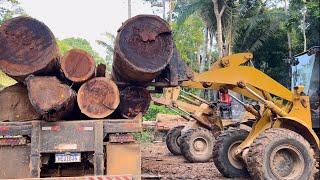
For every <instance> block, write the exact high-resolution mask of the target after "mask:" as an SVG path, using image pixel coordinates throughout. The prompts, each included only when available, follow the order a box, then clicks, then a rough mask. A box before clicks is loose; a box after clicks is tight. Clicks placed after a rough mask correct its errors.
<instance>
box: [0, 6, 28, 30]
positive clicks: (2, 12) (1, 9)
mask: <svg viewBox="0 0 320 180" xmlns="http://www.w3.org/2000/svg"><path fill="white" fill-rule="evenodd" d="M21 14H24V11H23V9H22V8H21V7H20V6H19V1H18V0H0V25H1V24H2V23H3V21H5V20H8V19H11V18H12V17H14V16H16V15H21Z"/></svg>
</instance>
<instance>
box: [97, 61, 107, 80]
mask: <svg viewBox="0 0 320 180" xmlns="http://www.w3.org/2000/svg"><path fill="white" fill-rule="evenodd" d="M106 73H107V67H106V65H105V64H98V66H97V67H96V77H106V76H107V75H106Z"/></svg>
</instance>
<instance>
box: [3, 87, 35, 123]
mask: <svg viewBox="0 0 320 180" xmlns="http://www.w3.org/2000/svg"><path fill="white" fill-rule="evenodd" d="M40 117H41V116H40V114H38V113H37V112H36V110H35V109H34V108H33V106H32V105H31V103H30V101H29V98H28V91H27V88H26V87H25V86H23V84H21V83H18V84H15V85H12V86H9V87H7V88H5V89H3V90H2V91H0V121H26V120H35V119H40Z"/></svg>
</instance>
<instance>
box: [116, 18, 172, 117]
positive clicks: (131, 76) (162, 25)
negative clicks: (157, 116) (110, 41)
mask: <svg viewBox="0 0 320 180" xmlns="http://www.w3.org/2000/svg"><path fill="white" fill-rule="evenodd" d="M114 50H115V51H114V56H113V57H114V59H113V65H112V78H113V79H114V80H115V81H118V82H123V83H127V84H130V87H125V88H123V89H122V90H121V93H120V94H121V95H120V105H119V107H118V110H117V111H118V112H119V114H121V115H122V116H123V117H134V116H136V115H137V114H138V113H145V112H146V110H147V109H148V107H149V105H150V101H151V98H150V93H149V92H148V90H147V89H146V88H145V87H146V86H147V85H148V83H150V82H151V81H152V80H154V79H155V78H156V77H157V76H158V75H159V74H160V73H161V72H162V71H163V70H164V69H165V67H166V66H167V65H168V64H169V62H170V60H171V59H172V56H173V39H172V34H171V29H170V26H169V24H168V23H166V22H165V21H164V20H163V19H161V18H160V17H158V16H154V15H138V16H135V17H133V18H131V19H129V20H127V21H126V22H125V23H124V24H123V25H122V27H121V28H120V29H119V30H118V35H117V38H116V41H115V47H114Z"/></svg>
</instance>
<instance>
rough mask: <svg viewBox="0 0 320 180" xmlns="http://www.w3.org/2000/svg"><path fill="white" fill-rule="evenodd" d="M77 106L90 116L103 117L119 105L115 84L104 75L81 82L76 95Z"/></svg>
mask: <svg viewBox="0 0 320 180" xmlns="http://www.w3.org/2000/svg"><path fill="white" fill-rule="evenodd" d="M77 100H78V106H79V108H80V110H81V112H82V113H83V114H85V115H86V116H88V117H90V118H105V117H107V116H109V115H110V114H111V113H112V112H113V111H114V110H115V109H116V108H117V107H118V105H119V101H120V96H119V90H118V87H117V85H116V84H115V83H114V82H113V81H112V80H110V79H107V78H105V77H97V78H93V79H91V80H89V81H87V82H86V83H84V84H82V85H81V87H80V89H79V91H78V95H77Z"/></svg>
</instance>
